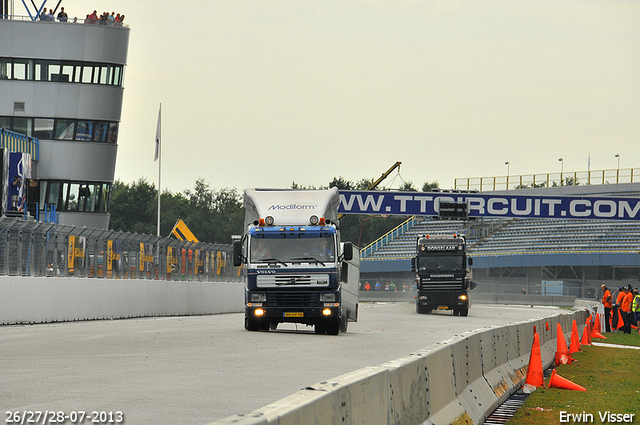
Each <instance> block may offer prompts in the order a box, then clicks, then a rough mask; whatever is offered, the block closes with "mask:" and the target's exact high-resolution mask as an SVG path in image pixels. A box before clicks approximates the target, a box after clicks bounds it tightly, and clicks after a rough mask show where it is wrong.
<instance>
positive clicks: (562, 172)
mask: <svg viewBox="0 0 640 425" xmlns="http://www.w3.org/2000/svg"><path fill="white" fill-rule="evenodd" d="M558 161H560V186H564V181H563V177H562V175H563V174H564V161H563V159H562V158H558Z"/></svg>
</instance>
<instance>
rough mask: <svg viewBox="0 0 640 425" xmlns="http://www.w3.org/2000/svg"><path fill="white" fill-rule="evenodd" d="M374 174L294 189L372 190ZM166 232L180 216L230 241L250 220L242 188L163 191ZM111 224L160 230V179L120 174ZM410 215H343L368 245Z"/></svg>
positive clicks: (344, 226)
mask: <svg viewBox="0 0 640 425" xmlns="http://www.w3.org/2000/svg"><path fill="white" fill-rule="evenodd" d="M373 181H374V180H373V179H361V180H359V181H357V182H351V181H348V180H345V179H344V178H342V177H335V178H334V179H333V180H332V181H331V182H330V183H329V184H328V185H327V186H319V187H314V186H308V187H304V186H301V185H299V184H297V183H296V182H293V183H292V184H291V188H292V189H327V188H331V187H334V186H335V187H337V188H338V189H340V190H366V189H367V188H368V187H370V185H371V184H372V183H373ZM436 188H438V182H437V181H435V182H431V183H425V184H424V185H423V186H422V188H421V189H422V191H423V192H429V191H431V190H432V189H436ZM398 190H401V191H417V189H416V188H415V187H414V184H413V183H412V182H403V184H402V186H401V187H400V189H398ZM160 201H161V206H160V208H161V211H160V212H161V214H160V235H161V236H169V235H170V233H171V229H172V228H173V226H174V224H175V223H176V221H177V220H178V219H182V220H183V221H184V222H185V223H186V224H187V226H188V227H189V229H191V231H192V232H193V234H194V235H195V236H196V237H197V238H198V240H200V241H202V242H209V243H220V244H230V243H231V235H241V234H242V233H243V229H242V227H243V225H244V209H243V207H242V193H241V192H239V191H238V190H237V189H236V188H223V189H218V190H214V189H212V188H211V186H210V185H209V184H208V183H206V182H205V181H204V179H198V180H196V182H195V184H194V187H193V189H192V190H189V189H187V190H184V191H182V192H178V193H172V192H170V191H163V192H162V195H161V199H160ZM109 211H110V214H111V218H110V226H111V228H112V229H113V230H115V231H122V232H131V233H145V234H150V235H155V234H156V231H157V220H158V190H157V188H156V186H155V184H153V183H150V182H148V181H147V180H146V179H145V178H141V179H139V180H138V181H136V182H133V183H130V184H127V183H123V182H121V181H119V180H116V181H115V182H114V184H113V187H112V189H111V203H110V209H109ZM406 219H407V217H399V216H389V217H381V216H370V215H360V214H353V215H351V214H349V215H344V216H343V217H342V218H341V219H340V231H341V233H342V239H343V240H345V241H351V242H353V243H354V244H356V245H357V246H359V247H364V246H366V245H368V244H369V243H371V242H373V241H375V240H376V239H378V238H379V237H381V236H383V235H384V234H385V233H387V232H388V231H390V230H391V229H393V228H394V227H396V226H398V225H399V224H401V223H402V222H403V221H404V220H406Z"/></svg>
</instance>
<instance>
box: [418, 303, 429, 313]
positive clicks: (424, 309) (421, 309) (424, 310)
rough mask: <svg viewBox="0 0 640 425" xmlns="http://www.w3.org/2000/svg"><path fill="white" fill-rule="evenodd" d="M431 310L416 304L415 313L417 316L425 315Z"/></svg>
mask: <svg viewBox="0 0 640 425" xmlns="http://www.w3.org/2000/svg"><path fill="white" fill-rule="evenodd" d="M430 311H431V310H429V309H428V308H427V307H425V306H423V305H420V304H416V312H417V313H418V314H427V313H429V312H430Z"/></svg>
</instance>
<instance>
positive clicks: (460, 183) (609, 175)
mask: <svg viewBox="0 0 640 425" xmlns="http://www.w3.org/2000/svg"><path fill="white" fill-rule="evenodd" d="M638 182H640V168H619V169H613V170H598V171H575V172H568V173H565V172H562V173H546V174H525V175H520V176H518V175H514V176H498V177H470V178H457V179H455V180H454V189H455V190H478V191H481V192H482V191H485V190H513V189H531V188H537V187H560V186H578V185H592V184H618V183H638Z"/></svg>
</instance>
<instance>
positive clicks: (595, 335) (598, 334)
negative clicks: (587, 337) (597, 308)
mask: <svg viewBox="0 0 640 425" xmlns="http://www.w3.org/2000/svg"><path fill="white" fill-rule="evenodd" d="M591 338H602V339H607V337H606V336H604V335H602V327H601V326H600V314H598V313H596V323H595V327H594V328H593V332H591Z"/></svg>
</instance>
